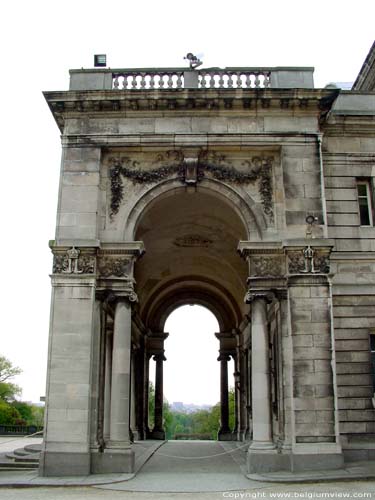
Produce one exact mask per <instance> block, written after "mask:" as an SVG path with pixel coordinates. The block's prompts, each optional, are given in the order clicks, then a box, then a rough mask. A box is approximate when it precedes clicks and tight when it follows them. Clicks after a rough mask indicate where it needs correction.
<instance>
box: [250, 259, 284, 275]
mask: <svg viewBox="0 0 375 500" xmlns="http://www.w3.org/2000/svg"><path fill="white" fill-rule="evenodd" d="M284 267H285V266H284V263H283V258H282V256H270V255H255V256H253V257H252V258H251V259H250V275H251V276H281V275H282V274H284Z"/></svg>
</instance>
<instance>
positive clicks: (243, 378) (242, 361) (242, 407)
mask: <svg viewBox="0 0 375 500" xmlns="http://www.w3.org/2000/svg"><path fill="white" fill-rule="evenodd" d="M239 375H240V380H239V386H240V401H239V421H240V425H239V429H238V440H239V441H244V440H245V437H246V431H247V427H248V421H247V397H246V393H247V366H246V352H245V351H244V349H243V348H240V349H239Z"/></svg>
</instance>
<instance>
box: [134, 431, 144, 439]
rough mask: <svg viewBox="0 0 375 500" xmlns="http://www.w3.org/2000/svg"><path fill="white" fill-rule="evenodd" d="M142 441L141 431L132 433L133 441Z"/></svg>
mask: <svg viewBox="0 0 375 500" xmlns="http://www.w3.org/2000/svg"><path fill="white" fill-rule="evenodd" d="M142 440H143V432H142V430H139V429H136V430H135V431H133V441H142Z"/></svg>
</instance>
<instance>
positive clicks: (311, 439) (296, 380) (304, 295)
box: [285, 240, 343, 471]
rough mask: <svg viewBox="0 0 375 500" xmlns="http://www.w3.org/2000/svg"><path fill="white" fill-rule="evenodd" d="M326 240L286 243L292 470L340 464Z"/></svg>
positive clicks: (341, 462) (330, 244) (329, 276)
mask: <svg viewBox="0 0 375 500" xmlns="http://www.w3.org/2000/svg"><path fill="white" fill-rule="evenodd" d="M331 248H332V242H331V241H330V240H302V241H301V242H296V241H294V242H288V244H287V246H286V247H285V252H286V257H287V265H288V280H287V286H288V305H289V317H290V323H289V324H290V326H289V328H290V331H289V335H290V350H291V353H290V354H291V363H290V364H291V385H292V386H291V387H290V391H291V400H290V403H291V418H292V436H291V438H292V439H291V441H292V443H291V447H292V453H291V468H292V470H296V471H297V470H306V469H314V468H321V469H323V468H328V467H329V468H331V469H332V468H340V467H341V466H342V464H343V456H342V451H341V446H340V442H339V431H338V417H337V395H336V384H335V377H336V373H335V362H334V359H333V356H334V352H335V348H334V332H333V318H332V299H331V283H330V280H331V275H330V274H329V255H330V251H331Z"/></svg>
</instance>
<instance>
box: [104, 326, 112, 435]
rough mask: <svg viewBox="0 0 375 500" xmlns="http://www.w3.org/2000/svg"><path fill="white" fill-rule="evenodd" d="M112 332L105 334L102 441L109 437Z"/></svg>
mask: <svg viewBox="0 0 375 500" xmlns="http://www.w3.org/2000/svg"><path fill="white" fill-rule="evenodd" d="M112 340H113V336H112V332H111V333H109V332H108V331H107V332H106V346H105V375H104V440H105V441H106V440H108V439H109V436H110V418H111V377H112Z"/></svg>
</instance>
